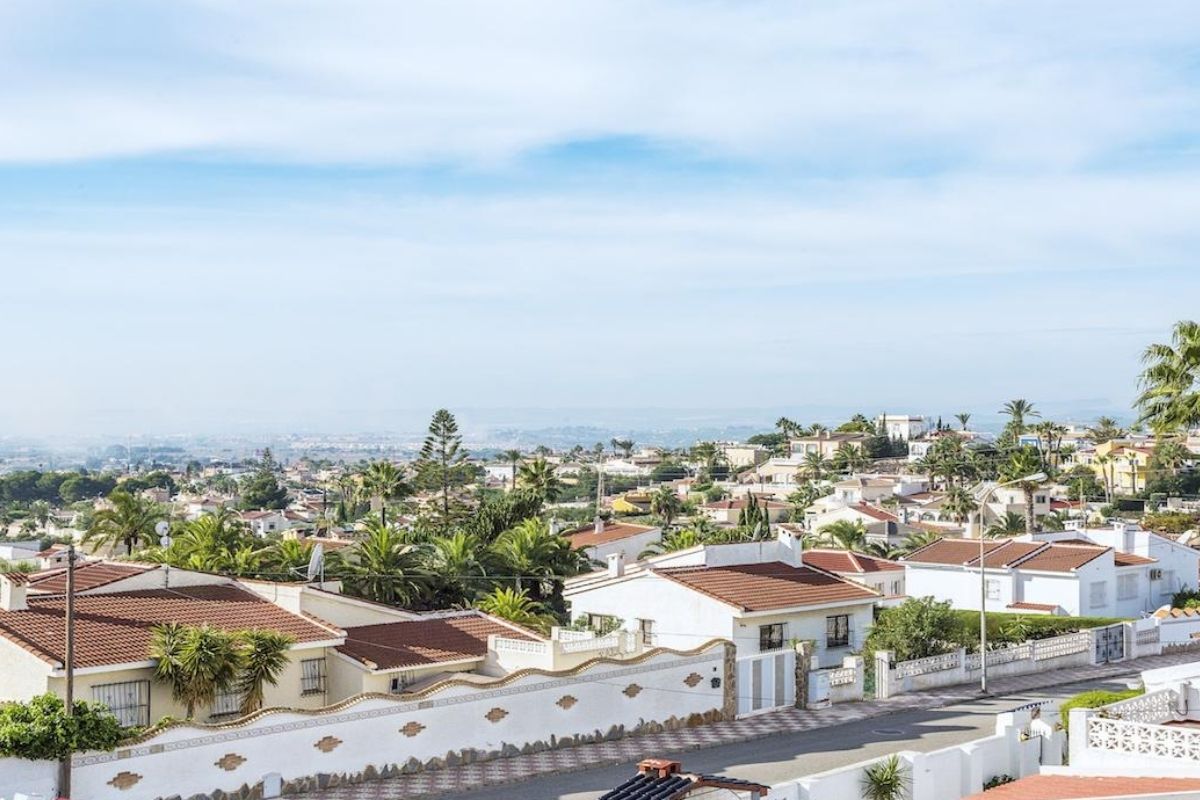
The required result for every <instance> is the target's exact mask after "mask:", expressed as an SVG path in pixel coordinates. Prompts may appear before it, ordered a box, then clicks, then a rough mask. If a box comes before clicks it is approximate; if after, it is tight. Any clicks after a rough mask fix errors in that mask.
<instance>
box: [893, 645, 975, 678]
mask: <svg viewBox="0 0 1200 800" xmlns="http://www.w3.org/2000/svg"><path fill="white" fill-rule="evenodd" d="M960 663H961V662H960V660H959V654H958V652H957V651H956V652H953V653H944V654H942V655H940V656H929V657H928V658H917V659H914V660H912V661H901V662H900V663H899V664H897V665H896V677H897V678H909V677H912V676H914V675H927V674H929V673H930V672H942V671H944V670H948V669H958V667H959V665H960Z"/></svg>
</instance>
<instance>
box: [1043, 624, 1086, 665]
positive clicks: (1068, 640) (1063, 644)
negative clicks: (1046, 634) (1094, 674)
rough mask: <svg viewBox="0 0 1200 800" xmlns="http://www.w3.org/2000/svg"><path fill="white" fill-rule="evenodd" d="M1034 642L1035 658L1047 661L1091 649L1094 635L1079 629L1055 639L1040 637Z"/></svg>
mask: <svg viewBox="0 0 1200 800" xmlns="http://www.w3.org/2000/svg"><path fill="white" fill-rule="evenodd" d="M1032 644H1033V660H1034V661H1045V660H1046V659H1049V658H1061V657H1062V656H1070V655H1074V654H1075V653H1085V652H1087V651H1089V650H1091V649H1092V635H1091V634H1090V633H1089V632H1087V631H1079V632H1078V633H1068V634H1066V635H1064V636H1055V637H1054V638H1053V639H1039V640H1037V641H1036V642H1033V643H1032Z"/></svg>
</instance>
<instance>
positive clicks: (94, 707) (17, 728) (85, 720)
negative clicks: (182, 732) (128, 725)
mask: <svg viewBox="0 0 1200 800" xmlns="http://www.w3.org/2000/svg"><path fill="white" fill-rule="evenodd" d="M73 711H74V713H73V714H72V715H71V716H67V713H66V705H65V704H64V703H63V701H62V698H60V697H58V696H57V695H53V694H43V695H38V696H37V697H35V698H33V699H32V700H30V701H28V702H24V703H4V704H3V705H0V756H11V757H14V758H25V759H30V760H53V761H57V760H59V759H62V758H65V757H66V756H68V755H70V754H71V753H78V752H83V751H87V750H112V749H114V748H116V746H117V744H118V743H120V741H121V739H122V738H123V737H124V736H125V734H126V733H127V731H126V730H125V729H123V728H122V727H121V725H120V723H119V722H117V718H116V717H114V716H113V715H112V714H111V713H110V712H109V711H108V709H107V708H105V707H104V706H102V705H99V704H96V703H87V702H84V701H82V700H76V701H75V704H74V708H73Z"/></svg>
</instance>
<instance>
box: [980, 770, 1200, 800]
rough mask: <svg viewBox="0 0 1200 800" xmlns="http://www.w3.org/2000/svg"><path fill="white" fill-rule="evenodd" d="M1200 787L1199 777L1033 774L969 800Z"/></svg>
mask: <svg viewBox="0 0 1200 800" xmlns="http://www.w3.org/2000/svg"><path fill="white" fill-rule="evenodd" d="M1196 790H1200V779H1197V778H1118V777H1099V776H1095V777H1093V776H1084V775H1030V776H1029V777H1028V778H1021V779H1020V780H1019V781H1013V782H1012V783H1006V784H1003V785H1001V786H997V787H996V788H994V789H989V790H987V791H986V792H982V793H980V794H973V795H971V796H970V797H969V798H967V800H1084V798H1099V797H1129V796H1134V795H1152V794H1166V793H1169V792H1192V791H1196Z"/></svg>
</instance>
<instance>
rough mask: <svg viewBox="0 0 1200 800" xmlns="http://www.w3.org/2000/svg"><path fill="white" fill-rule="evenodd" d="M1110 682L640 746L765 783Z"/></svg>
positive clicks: (619, 776)
mask: <svg viewBox="0 0 1200 800" xmlns="http://www.w3.org/2000/svg"><path fill="white" fill-rule="evenodd" d="M1125 688H1127V686H1126V683H1125V682H1124V681H1122V680H1117V681H1084V682H1082V683H1075V684H1070V685H1064V686H1056V687H1053V688H1049V689H1041V690H1037V691H1032V692H1026V693H1018V694H1010V695H1005V696H1003V697H995V698H989V699H981V700H978V701H973V702H968V703H959V704H956V705H952V706H946V707H943V708H935V709H930V710H927V711H908V712H902V713H897V714H888V715H886V716H882V717H876V718H875V719H867V720H862V721H859V722H851V723H847V724H844V725H836V726H832V727H830V728H826V729H824V730H817V731H805V732H803V733H795V734H788V735H783V736H775V737H771V738H767V739H759V740H756V741H751V742H739V743H737V744H730V745H722V746H720V747H712V748H706V749H704V750H691V751H687V752H683V753H646V757H652V756H653V757H664V756H665V757H670V758H674V759H677V760H679V761H681V762H683V768H684V769H685V770H688V771H689V772H705V773H723V774H727V775H730V776H732V777H737V778H743V779H746V780H752V781H758V782H759V783H763V784H766V785H768V786H769V785H772V784H776V783H781V782H783V781H786V780H794V779H795V778H797V777H800V776H802V775H810V774H812V773H816V772H824V771H825V770H829V769H834V768H836V767H840V766H845V765H847V764H853V763H855V762H857V761H863V760H865V759H868V758H873V757H875V756H880V755H886V754H888V753H894V752H896V751H897V750H917V751H921V752H924V751H929V750H937V749H938V748H941V747H948V746H950V745H953V744H959V743H961V742H967V741H970V740H972V739H978V738H980V737H981V736H987V735H989V734H990V733H991V732H992V730H993V729H994V726H995V717H996V714H998V713H1002V712H1004V711H1008V710H1010V709H1012V708H1015V707H1017V706H1020V705H1023V704H1025V703H1032V702H1035V701H1039V700H1053V699H1063V698H1066V697H1070V696H1071V695H1074V694H1078V693H1079V692H1083V691H1087V690H1090V689H1125ZM631 774H633V765H632V764H623V765H618V766H615V767H602V768H599V769H593V770H586V771H583V772H571V773H563V774H559V775H549V776H545V777H541V778H536V779H534V780H530V781H523V782H521V783H514V784H507V785H504V786H495V787H491V788H489V789H483V790H480V791H476V792H469V793H465V794H459V795H455V797H457V798H461V800H512V798H515V797H520V798H521V800H596V798H598V797H600V795H602V794H603V793H604V792H606V791H607V790H609V789H611V788H613V787H614V786H616V785H618V784H619V783H621V782H622V781H624V780H625V779H626V778H628V777H629V776H630V775H631Z"/></svg>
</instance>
